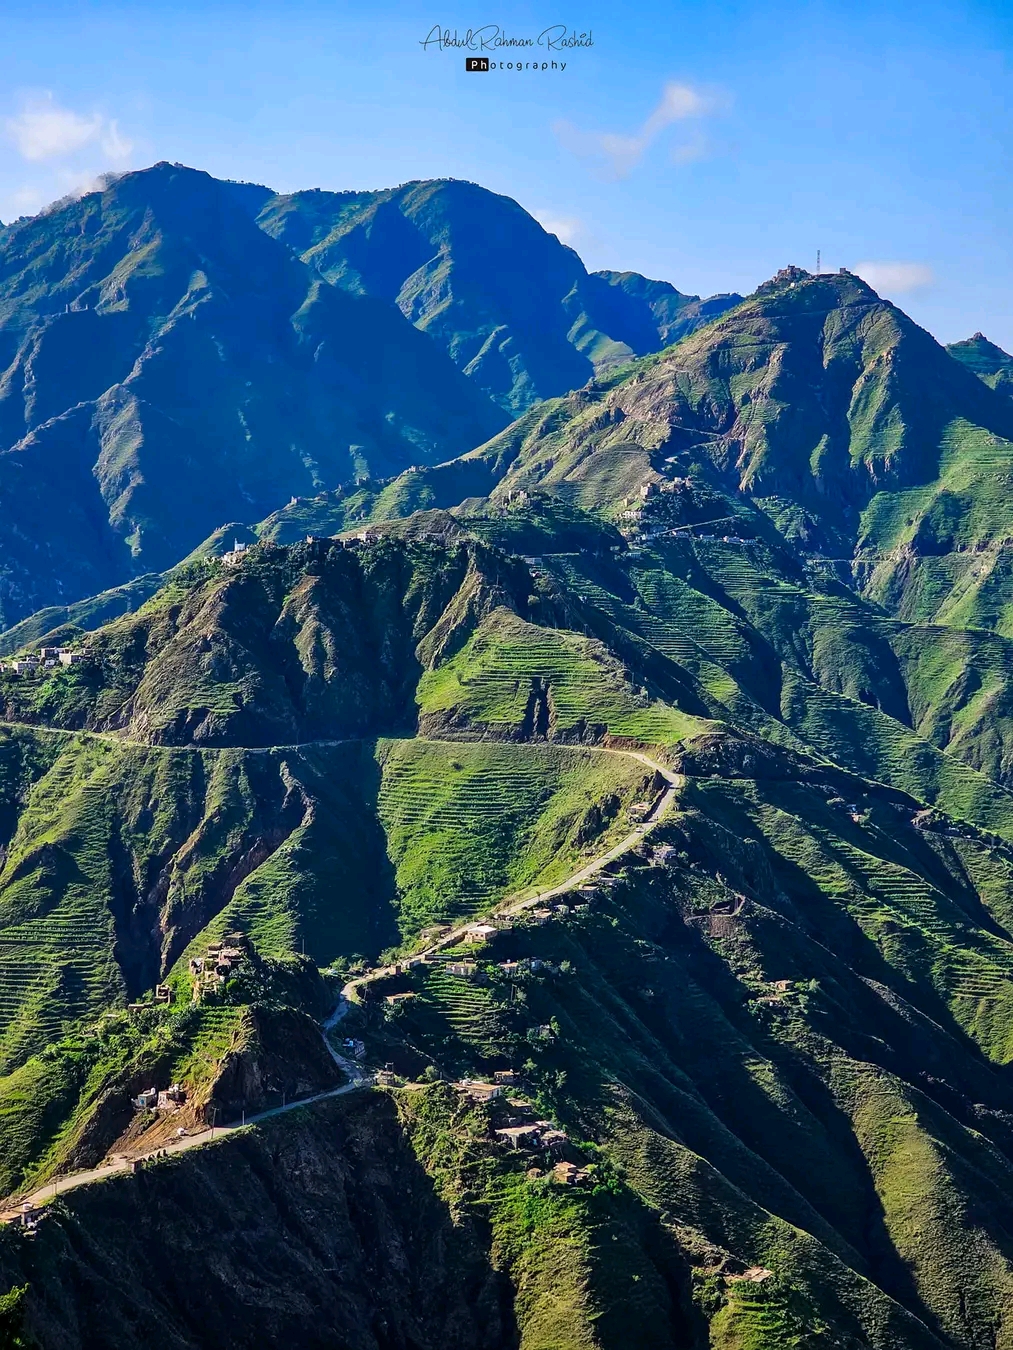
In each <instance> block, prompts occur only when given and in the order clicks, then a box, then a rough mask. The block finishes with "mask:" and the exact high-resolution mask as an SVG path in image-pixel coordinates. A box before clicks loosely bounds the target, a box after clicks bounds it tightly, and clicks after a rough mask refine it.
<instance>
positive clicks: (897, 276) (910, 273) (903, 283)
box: [851, 262, 935, 295]
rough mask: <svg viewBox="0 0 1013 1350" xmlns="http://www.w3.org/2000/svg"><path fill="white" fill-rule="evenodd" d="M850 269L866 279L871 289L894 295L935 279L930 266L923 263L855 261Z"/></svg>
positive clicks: (925, 284) (927, 283)
mask: <svg viewBox="0 0 1013 1350" xmlns="http://www.w3.org/2000/svg"><path fill="white" fill-rule="evenodd" d="M851 270H852V271H853V272H857V273H858V275H859V276H860V277H861V278H862V280H863V281H867V282H868V283H869V285H870V286H871V287H872V288H873V290H876V291H886V292H892V293H893V294H895V295H898V294H902V293H903V292H905V291H917V290H919V289H920V288H921V287H922V286H931V285H932V283H933V281H934V280H935V276H934V275H933V272H932V268H931V267H928V266H926V264H925V263H911V262H860V263H855V265H854V267H853V268H852V269H851Z"/></svg>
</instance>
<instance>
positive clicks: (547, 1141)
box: [454, 1069, 590, 1186]
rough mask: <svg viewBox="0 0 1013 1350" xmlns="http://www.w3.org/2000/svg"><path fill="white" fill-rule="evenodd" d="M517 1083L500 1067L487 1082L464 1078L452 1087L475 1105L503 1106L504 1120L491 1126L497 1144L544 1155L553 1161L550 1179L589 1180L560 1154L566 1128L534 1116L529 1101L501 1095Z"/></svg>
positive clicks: (567, 1143)
mask: <svg viewBox="0 0 1013 1350" xmlns="http://www.w3.org/2000/svg"><path fill="white" fill-rule="evenodd" d="M519 1085H520V1077H519V1075H518V1074H517V1073H515V1072H514V1071H513V1070H512V1069H504V1070H500V1071H497V1072H496V1073H495V1074H493V1079H492V1081H491V1082H479V1081H476V1080H475V1079H472V1078H464V1079H462V1080H461V1081H460V1082H458V1083H455V1084H454V1087H455V1088H456V1090H457V1091H458V1092H459V1093H460V1094H461V1096H462V1097H464V1098H466V1099H467V1100H468V1101H470V1102H473V1103H474V1104H476V1105H488V1104H490V1103H493V1102H496V1103H503V1104H505V1105H506V1107H507V1108H508V1110H507V1111H506V1113H505V1116H504V1117H501V1118H502V1119H505V1120H506V1123H505V1124H501V1125H498V1126H496V1127H495V1128H494V1129H493V1136H494V1138H495V1139H496V1141H497V1143H499V1144H502V1145H503V1146H504V1147H505V1148H507V1149H509V1150H511V1151H517V1152H528V1153H542V1154H547V1155H548V1157H549V1159H550V1160H552V1161H554V1163H555V1166H554V1167H553V1169H552V1176H553V1178H554V1180H556V1181H560V1182H562V1183H563V1184H564V1185H568V1186H579V1185H581V1184H582V1183H583V1182H585V1181H587V1180H588V1179H589V1176H590V1173H589V1172H588V1170H587V1169H586V1168H581V1167H578V1166H577V1165H576V1163H573V1162H569V1161H567V1160H566V1159H565V1158H564V1157H563V1156H562V1155H564V1154H565V1153H566V1152H568V1151H569V1149H570V1147H571V1145H570V1140H569V1136H568V1135H567V1133H566V1131H565V1130H561V1129H559V1127H558V1126H557V1125H555V1124H554V1123H553V1122H552V1121H551V1120H539V1119H536V1118H535V1113H534V1110H533V1108H532V1106H531V1104H530V1103H529V1102H527V1101H525V1100H524V1099H523V1098H516V1097H505V1095H504V1094H505V1092H506V1091H507V1089H509V1088H516V1087H518V1086H519ZM494 1119H495V1117H494ZM538 1175H541V1173H538Z"/></svg>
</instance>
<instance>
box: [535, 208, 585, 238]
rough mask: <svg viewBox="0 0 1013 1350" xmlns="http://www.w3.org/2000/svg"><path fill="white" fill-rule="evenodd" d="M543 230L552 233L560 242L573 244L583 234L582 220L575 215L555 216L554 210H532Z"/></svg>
mask: <svg viewBox="0 0 1013 1350" xmlns="http://www.w3.org/2000/svg"><path fill="white" fill-rule="evenodd" d="M531 214H532V215H533V216H534V218H535V220H537V221H538V223H539V225H541V227H542V229H543V230H548V232H549V234H554V235H555V236H556V238H557V239H558V240H559V242H560V243H561V244H575V243H576V242H577V240H578V239H580V238H581V236H582V235H583V234H584V222H583V221H582V220H578V219H577V217H576V216H557V215H556V213H555V212H554V211H532V212H531Z"/></svg>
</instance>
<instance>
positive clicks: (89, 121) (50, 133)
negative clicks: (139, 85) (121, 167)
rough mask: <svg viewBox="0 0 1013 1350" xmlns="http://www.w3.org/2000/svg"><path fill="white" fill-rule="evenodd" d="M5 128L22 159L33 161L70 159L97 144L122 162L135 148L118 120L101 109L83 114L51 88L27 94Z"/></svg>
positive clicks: (108, 155) (103, 151) (116, 160)
mask: <svg viewBox="0 0 1013 1350" xmlns="http://www.w3.org/2000/svg"><path fill="white" fill-rule="evenodd" d="M4 130H5V131H6V134H7V139H8V140H9V141H10V142H11V143H12V144H13V145H14V147H15V149H16V150H17V151H18V153H19V154H20V155H21V157H22V159H26V160H29V161H30V162H32V163H38V162H40V161H42V160H47V159H66V158H67V157H68V156H71V155H74V154H76V153H77V152H78V151H79V150H83V149H84V148H85V146H93V145H97V146H98V147H99V148H100V149H101V151H102V153H103V155H105V156H106V158H107V159H110V160H112V161H114V162H121V161H123V160H125V159H126V158H127V156H128V155H129V154H130V152H131V151H132V150H133V145H132V144H131V142H130V141H129V140H127V138H126V137H125V136H124V135H123V134H122V132H121V131H120V129H119V127H118V125H117V123H116V122H115V121H110V120H109V119H107V118H106V117H104V116H103V115H102V113H99V112H92V113H88V114H82V113H76V112H74V111H73V110H72V109H70V108H61V107H60V105H59V104H58V103H57V102H56V100H55V98H54V97H53V95H52V93H50V92H48V91H47V92H45V93H42V94H35V95H32V96H30V97H28V98H26V99H25V100H24V102H23V103H22V106H21V109H20V111H19V112H18V113H17V115H16V116H14V117H8V118H7V119H6V121H5V123H4Z"/></svg>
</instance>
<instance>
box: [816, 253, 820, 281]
mask: <svg viewBox="0 0 1013 1350" xmlns="http://www.w3.org/2000/svg"><path fill="white" fill-rule="evenodd" d="M819 274H820V251H819V249H817V250H816V275H817V276H819Z"/></svg>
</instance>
